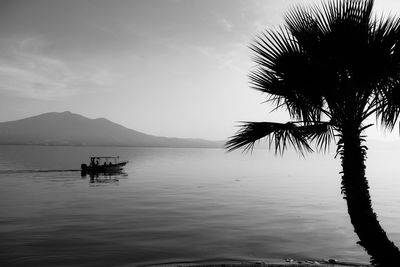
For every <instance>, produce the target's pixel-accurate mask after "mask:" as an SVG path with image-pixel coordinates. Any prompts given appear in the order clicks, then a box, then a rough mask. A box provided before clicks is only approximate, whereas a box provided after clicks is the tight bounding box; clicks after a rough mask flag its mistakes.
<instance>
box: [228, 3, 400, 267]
mask: <svg viewBox="0 0 400 267" xmlns="http://www.w3.org/2000/svg"><path fill="white" fill-rule="evenodd" d="M373 3H374V1H373V0H365V1H363V0H359V1H357V0H331V1H330V2H325V3H321V4H320V5H315V6H310V7H294V8H292V9H290V10H289V12H288V13H287V14H286V16H285V25H284V26H283V27H280V28H279V29H277V30H267V31H265V32H264V33H263V34H261V35H260V36H258V37H257V38H256V40H255V41H254V43H253V44H252V45H251V46H250V48H251V50H252V51H253V52H254V61H255V63H256V64H257V65H256V68H255V69H254V70H253V71H251V73H250V75H249V77H250V81H251V85H252V87H253V88H255V89H256V90H259V91H261V92H263V93H266V94H267V95H268V101H269V102H270V103H272V104H273V105H274V106H275V109H285V110H287V111H288V113H289V115H290V119H291V121H289V122H286V123H276V122H243V123H242V125H241V128H240V130H239V131H238V132H237V133H236V134H235V135H234V136H232V137H231V138H230V139H229V140H228V142H227V143H226V148H227V149H229V151H231V150H235V149H238V148H243V149H244V150H245V151H248V150H252V149H253V146H254V144H255V142H258V141H259V140H260V139H263V138H265V139H266V140H267V141H269V146H270V148H271V147H273V148H274V149H275V153H283V152H284V150H285V149H286V148H287V147H288V146H292V147H294V148H295V149H296V150H297V151H299V152H300V153H301V154H303V153H304V152H312V151H313V148H312V146H314V149H316V150H326V149H327V148H328V147H329V146H330V142H331V141H337V155H340V159H341V165H342V170H343V171H342V172H341V174H342V188H341V189H342V193H343V195H344V199H346V201H347V206H348V212H349V215H350V218H351V222H352V224H353V226H354V229H355V232H356V234H357V235H358V237H359V239H360V241H359V242H358V243H359V244H360V245H361V246H363V247H364V248H365V249H366V251H367V253H369V255H370V256H371V261H372V263H374V264H377V265H380V266H397V265H398V264H400V263H399V262H400V252H399V249H398V248H397V247H396V246H395V245H394V244H393V242H391V241H390V240H389V239H388V238H387V235H386V233H385V232H384V230H383V229H382V228H381V226H380V225H379V222H378V220H377V217H376V214H375V213H374V211H373V210H372V207H371V200H370V195H369V191H368V189H369V187H368V182H367V180H366V178H365V159H366V150H367V147H366V146H365V145H364V143H365V134H364V132H365V129H367V128H368V127H370V126H371V124H366V120H367V118H368V117H370V116H375V118H376V120H377V121H380V123H381V124H382V125H383V126H384V128H386V129H388V130H390V131H391V130H393V128H394V126H395V124H396V123H397V120H398V117H399V114H400V19H399V18H397V17H383V16H382V17H378V16H373V15H372V7H373ZM275 109H274V110H275ZM335 137H336V138H335ZM396 264H397V265H396Z"/></svg>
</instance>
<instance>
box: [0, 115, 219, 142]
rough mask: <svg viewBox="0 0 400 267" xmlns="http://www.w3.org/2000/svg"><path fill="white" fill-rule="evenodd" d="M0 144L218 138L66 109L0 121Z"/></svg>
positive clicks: (173, 140) (199, 140)
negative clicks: (156, 131) (168, 133)
mask: <svg viewBox="0 0 400 267" xmlns="http://www.w3.org/2000/svg"><path fill="white" fill-rule="evenodd" d="M0 144H2V145H4V144H18V145H28V144H29V145H79V146H133V147H198V148H220V147H223V142H222V141H220V142H219V141H208V140H203V139H184V138H168V137H159V136H153V135H148V134H144V133H141V132H138V131H135V130H132V129H128V128H126V127H124V126H122V125H119V124H117V123H114V122H112V121H109V120H107V119H104V118H99V119H89V118H86V117H84V116H81V115H78V114H74V113H71V112H69V111H66V112H62V113H58V112H50V113H44V114H41V115H38V116H34V117H29V118H25V119H21V120H16V121H8V122H2V123H0Z"/></svg>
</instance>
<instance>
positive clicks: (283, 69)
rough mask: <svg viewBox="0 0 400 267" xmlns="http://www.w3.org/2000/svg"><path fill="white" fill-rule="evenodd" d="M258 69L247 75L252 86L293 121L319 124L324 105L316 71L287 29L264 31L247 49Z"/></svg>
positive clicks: (320, 74)
mask: <svg viewBox="0 0 400 267" xmlns="http://www.w3.org/2000/svg"><path fill="white" fill-rule="evenodd" d="M250 48H251V50H252V51H253V52H254V58H253V60H254V61H255V62H256V63H257V64H258V66H257V67H258V68H256V69H255V70H253V71H252V72H251V73H250V75H249V78H250V83H251V86H252V87H253V88H254V89H256V90H259V91H261V92H263V93H267V94H269V95H271V96H273V97H272V98H271V99H273V100H274V101H273V102H275V101H276V100H278V101H276V102H275V104H276V106H285V107H286V108H287V110H288V111H289V114H290V116H291V117H292V118H293V119H295V120H309V121H313V120H319V119H320V115H321V111H322V108H323V105H324V101H323V97H322V94H321V89H322V88H324V87H323V86H321V82H320V81H321V80H320V77H321V76H322V73H319V72H318V67H317V68H314V67H313V65H310V60H309V58H308V56H307V55H306V54H304V53H303V51H302V49H301V48H300V47H299V46H298V44H297V41H296V40H295V39H294V38H293V36H291V35H290V32H289V31H288V29H285V28H281V29H280V30H279V31H266V32H265V33H264V34H263V35H262V36H260V37H259V38H258V39H256V40H255V42H254V44H252V45H251V46H250Z"/></svg>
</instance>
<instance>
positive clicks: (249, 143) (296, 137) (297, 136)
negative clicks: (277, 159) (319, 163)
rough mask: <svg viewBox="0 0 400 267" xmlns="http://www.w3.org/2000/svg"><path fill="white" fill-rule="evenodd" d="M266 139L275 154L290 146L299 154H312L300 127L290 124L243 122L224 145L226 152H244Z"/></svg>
mask: <svg viewBox="0 0 400 267" xmlns="http://www.w3.org/2000/svg"><path fill="white" fill-rule="evenodd" d="M264 137H266V138H267V140H268V143H269V147H270V148H271V147H274V148H275V153H280V154H282V153H283V152H284V151H285V150H286V149H287V147H288V146H289V145H290V146H292V147H294V148H295V149H296V150H297V151H299V152H300V153H301V154H304V151H307V152H312V149H311V147H310V146H309V144H308V142H307V139H306V138H307V135H306V134H304V131H303V130H302V128H301V127H298V126H296V125H295V124H294V123H292V122H288V123H275V122H243V124H242V125H241V129H240V130H239V131H238V132H237V133H236V135H234V136H232V137H231V138H230V139H229V140H228V141H227V143H226V145H225V146H226V148H227V149H228V151H232V150H235V149H238V148H244V151H249V150H252V149H253V147H254V144H255V143H256V142H257V141H259V140H260V139H262V138H264Z"/></svg>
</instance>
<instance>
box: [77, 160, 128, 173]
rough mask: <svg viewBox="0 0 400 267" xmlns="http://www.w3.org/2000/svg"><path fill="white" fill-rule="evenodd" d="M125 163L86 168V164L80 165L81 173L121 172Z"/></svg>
mask: <svg viewBox="0 0 400 267" xmlns="http://www.w3.org/2000/svg"><path fill="white" fill-rule="evenodd" d="M127 163H128V162H127V161H124V162H119V163H117V164H110V165H97V166H87V165H86V164H82V165H81V172H82V173H115V172H120V171H122V170H123V167H124V166H125V165H126V164H127Z"/></svg>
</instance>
